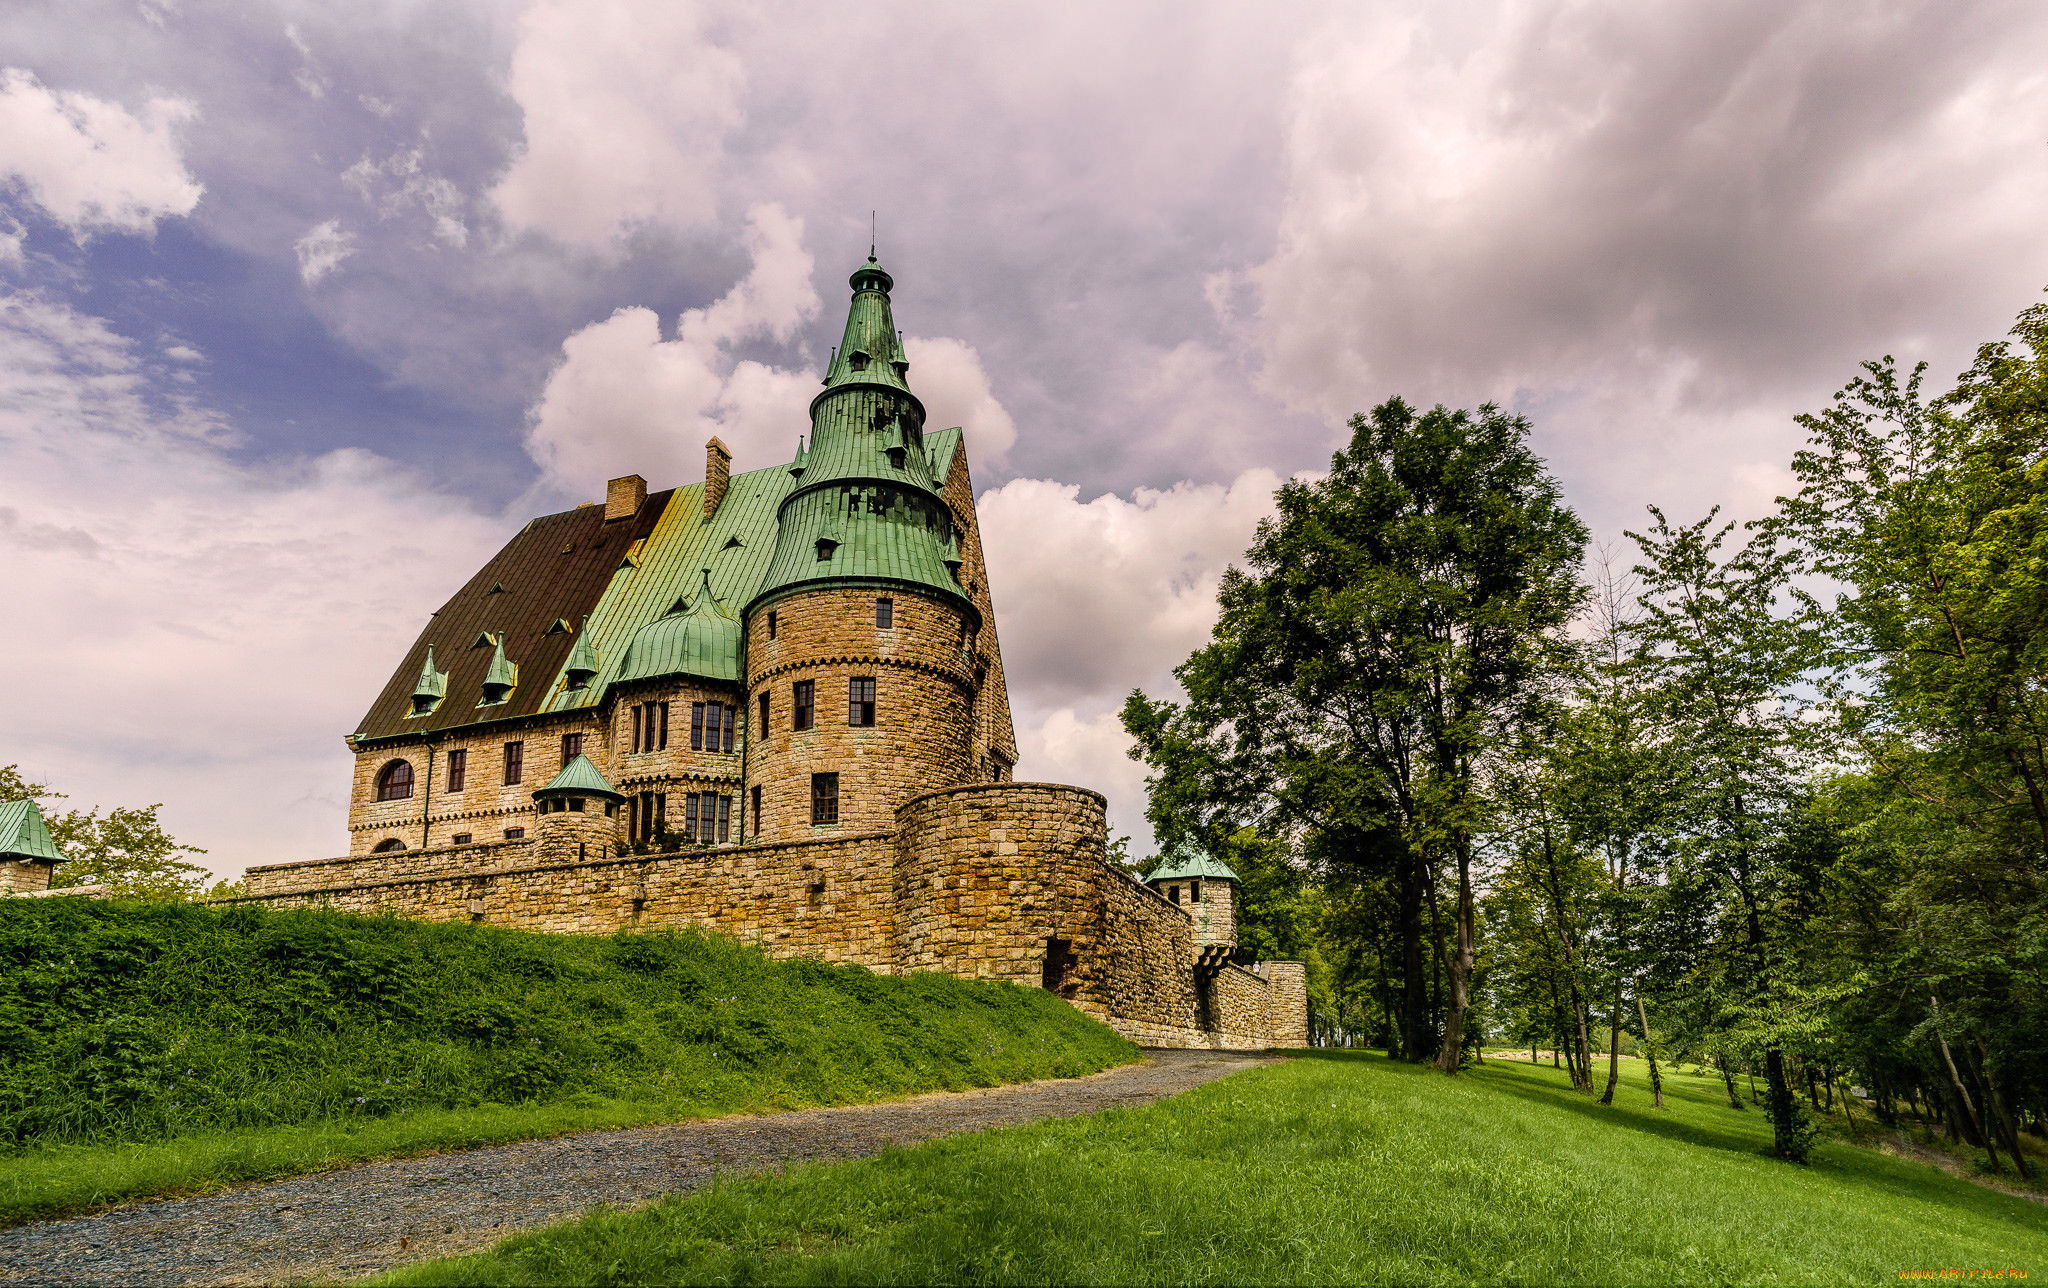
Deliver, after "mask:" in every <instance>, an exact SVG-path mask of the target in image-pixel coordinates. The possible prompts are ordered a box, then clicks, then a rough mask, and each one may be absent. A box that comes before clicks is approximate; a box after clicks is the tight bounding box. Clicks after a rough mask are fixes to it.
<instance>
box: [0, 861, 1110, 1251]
mask: <svg viewBox="0 0 2048 1288" xmlns="http://www.w3.org/2000/svg"><path fill="white" fill-rule="evenodd" d="M1136 1057H1137V1049H1136V1048H1135V1047H1133V1046H1131V1045H1130V1044H1129V1043H1128V1042H1125V1041H1124V1040H1123V1039H1121V1038H1119V1037H1117V1036H1116V1035H1115V1034H1114V1033H1112V1032H1111V1031H1110V1030H1109V1029H1108V1028H1106V1027H1104V1026H1103V1025H1100V1024H1098V1023H1096V1022H1095V1021H1093V1020H1090V1019H1088V1018H1086V1017H1085V1016H1083V1015H1081V1014H1080V1013H1079V1012H1077V1011H1075V1010H1074V1009H1073V1008H1072V1007H1070V1006H1068V1005H1067V1004H1066V1003H1064V1002H1061V1001H1060V1000H1059V999H1057V998H1055V997H1053V996H1052V995H1051V994H1049V993H1045V992H1042V991H1039V990H1036V989H1023V988H1016V987H1014V986H1012V985H1008V984H995V983H975V982H971V981H965V980H956V979H952V978H949V977H945V976H938V975H912V976H908V977H905V978H889V977H884V976H877V975H874V974H872V973H870V972H868V971H865V970H862V969H860V968H859V967H834V966H826V965H824V964H822V963H819V962H816V961H804V960H798V961H773V960H770V959H768V958H767V957H765V956H764V955H763V954H762V953H761V952H759V951H758V950H756V949H754V948H752V947H749V946H746V945H743V944H741V943H739V942H737V941H735V940H732V939H727V938H721V937H717V936H707V935H701V934H697V933H694V932H691V933H680V934H668V933H663V934H653V935H620V936H616V937H614V938H611V939H593V938H586V937H580V936H566V935H542V934H530V933H524V932H520V931H512V930H505V929H498V928H492V927H485V926H471V925H461V924H454V925H451V924H426V923H420V922H411V921H399V920H394V919H389V918H369V917H356V916H349V915H346V914H342V913H330V912H322V911H312V910H272V909H262V908H247V907H244V908H211V907H204V906H197V905H189V904H139V903H108V902H100V901H95V900H85V899H38V900H26V899H18V900H17V899H10V900H0V1221H4V1222H10V1223H11V1222H19V1221H21V1220H24V1219H28V1218H31V1217H35V1216H48V1215H53V1214H56V1213H60V1212H64V1211H71V1210H77V1209H79V1208H82V1207H87V1206H90V1205H93V1204H98V1203H105V1202H109V1201H113V1200H117V1199H122V1198H133V1197H139V1196H143V1195H150V1194H162V1193H169V1192H175V1191H179V1190H187V1189H195V1188H205V1187H208V1186H212V1185H218V1184H221V1183H225V1182H230V1181H239V1180H249V1179H254V1178H257V1177H262V1176H274V1175H280V1174H283V1173H287V1172H295V1171H306V1170H313V1169H317V1168H320V1167H325V1166H331V1165H333V1164H335V1163H339V1162H347V1161H354V1160H359V1159H364V1158H371V1157H379V1156H386V1155H391V1154H399V1153H416V1152H421V1151H425V1150H431V1149H442V1148H457V1147H463V1146H469V1145H478V1144H485V1143H492V1142H496V1141H504V1140H515V1139H521V1138H526V1137H532V1136H541V1135H550V1134H555V1133H559V1132H563V1131H572V1130H577V1129H579V1128H594V1127H613V1126H632V1125H638V1124H642V1123H648V1122H659V1121H674V1120H676V1119H681V1118H689V1117H698V1116H704V1115H709V1114H716V1113H726V1112H731V1111H734V1110H747V1109H775V1108H788V1107H794V1106H803V1105H822V1104H843V1103H850V1102H854V1101H861V1100H873V1099H879V1098H882V1097H887V1096H892V1095H903V1094H908V1093H913V1092H920V1091H929V1090H935V1089H939V1088H958V1087H970V1086H990V1085H994V1084H997V1083H1003V1082H1015V1081H1021V1080H1025V1079H1030V1078H1042V1077H1062V1076H1071V1075H1075V1074H1080V1073H1088V1072H1093V1071H1095V1070H1097V1069H1101V1068H1106V1067H1108V1066H1110V1065H1113V1064H1120V1063H1125V1062H1128V1061H1130V1060H1132V1059H1135V1058H1136Z"/></svg>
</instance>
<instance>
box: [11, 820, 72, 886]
mask: <svg viewBox="0 0 2048 1288" xmlns="http://www.w3.org/2000/svg"><path fill="white" fill-rule="evenodd" d="M62 862H64V856H63V855H62V854H59V853H58V852H57V843H56V842H55V841H53V840H51V839H50V829H49V828H48V827H47V826H46V825H45V824H44V823H43V811H42V809H41V808H40V807H39V806H37V804H36V803H35V802H34V801H33V800H19V801H0V893H5V894H17V893H20V894H26V893H28V892H29V891H32V890H47V889H49V888H50V875H51V873H53V872H55V871H56V868H57V865H58V864H59V863H62Z"/></svg>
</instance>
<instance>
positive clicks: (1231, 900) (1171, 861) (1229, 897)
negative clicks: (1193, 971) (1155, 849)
mask: <svg viewBox="0 0 2048 1288" xmlns="http://www.w3.org/2000/svg"><path fill="white" fill-rule="evenodd" d="M1145 884H1146V885H1148V886H1151V887H1152V888H1153V889H1154V890H1157V891H1158V892H1159V893H1161V894H1163V895H1165V896H1166V897H1167V899H1169V900H1170V901H1172V902H1174V903H1176V904H1179V905H1180V906H1181V907H1183V908H1185V909H1187V911H1188V912H1189V913H1190V914H1191V915H1192V916H1193V917H1194V919H1195V947H1196V948H1197V950H1200V949H1203V948H1212V949H1227V948H1235V947H1236V946H1237V873H1235V872H1233V871H1231V870H1230V865H1229V864H1227V863H1224V862H1222V861H1220V860H1218V859H1212V858H1210V857H1209V856H1208V855H1206V854H1201V853H1195V852H1190V851H1186V850H1182V851H1179V852H1176V853H1171V854H1162V855H1160V856H1159V859H1158V861H1157V862H1156V863H1154V864H1153V865H1152V869H1151V871H1149V872H1147V873H1146V874H1145Z"/></svg>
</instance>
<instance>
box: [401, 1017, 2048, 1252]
mask: <svg viewBox="0 0 2048 1288" xmlns="http://www.w3.org/2000/svg"><path fill="white" fill-rule="evenodd" d="M1638 1076H1640V1075H1638ZM1667 1095H1668V1098H1669V1099H1670V1101H1671V1106H1672V1107H1671V1108H1670V1109H1668V1110H1666V1111H1663V1112H1659V1111H1656V1110H1653V1109H1651V1108H1650V1107H1649V1106H1648V1104H1647V1099H1648V1097H1647V1092H1646V1091H1645V1089H1643V1088H1641V1087H1639V1086H1630V1085H1627V1084H1626V1083H1625V1084H1624V1090H1623V1092H1622V1103H1620V1104H1619V1105H1617V1106H1615V1107H1613V1108H1602V1107H1601V1106H1599V1105H1596V1104H1594V1103H1593V1102H1592V1100H1591V1099H1589V1098H1588V1097H1585V1096H1583V1095H1581V1094H1579V1093H1576V1092H1574V1091H1572V1090H1571V1089H1570V1088H1569V1086H1568V1085H1567V1084H1566V1082H1565V1080H1564V1077H1563V1075H1561V1074H1556V1073H1553V1071H1551V1070H1550V1069H1547V1068H1542V1067H1537V1068H1531V1067H1530V1066H1528V1065H1527V1064H1521V1065H1511V1064H1506V1063H1499V1064H1491V1063H1490V1064H1488V1065H1487V1066H1486V1067H1484V1068H1482V1069H1476V1070H1473V1071H1471V1072H1469V1073H1468V1074H1466V1075H1464V1076H1461V1077H1459V1078H1457V1079H1455V1080H1453V1079H1447V1078H1444V1077H1442V1076H1440V1075H1438V1074H1436V1073H1435V1072H1433V1071H1430V1070H1427V1069H1416V1068H1412V1067H1408V1066H1402V1065H1396V1064H1391V1063H1389V1062H1388V1061H1386V1060H1385V1059H1384V1058H1382V1057H1378V1056H1372V1055H1367V1054H1364V1053H1354V1052H1324V1053H1316V1054H1314V1055H1311V1056H1309V1057H1307V1058H1304V1059H1299V1060H1295V1061H1293V1062H1290V1063H1288V1064H1285V1065H1280V1066H1277V1067H1271V1068H1266V1069H1259V1070H1254V1071H1251V1072H1248V1073H1244V1074H1240V1075H1237V1076H1235V1077H1232V1078H1228V1079H1225V1080H1224V1081H1222V1082H1217V1083H1212V1084H1210V1085H1208V1086H1206V1087H1202V1088H1200V1089H1198V1090H1195V1091H1192V1092H1189V1093H1187V1094H1186V1095H1183V1096H1180V1097H1178V1098H1176V1099H1174V1100H1170V1101H1166V1102H1162V1103H1160V1104H1158V1105H1154V1106H1151V1107H1149V1108H1146V1109H1141V1110H1129V1111H1111V1112H1108V1113H1104V1114H1100V1115H1096V1116H1093V1117H1089V1118H1083V1119H1074V1120H1069V1121H1065V1122H1054V1123H1043V1124H1039V1125H1036V1126H1031V1127H1024V1128H1012V1129H1005V1130H998V1131H991V1132H986V1133H981V1134H977V1135H971V1136H960V1137H954V1138H950V1139H947V1140H943V1141H937V1142H933V1143H931V1144H928V1145H924V1146H921V1147H919V1148H916V1149H911V1150H903V1151H896V1152H892V1153H889V1154H886V1155H884V1156H881V1157H879V1158H874V1159H868V1160H862V1161H857V1162H851V1163H843V1164H837V1165H832V1166H819V1167H810V1168H805V1169H798V1170H793V1171H791V1172H789V1173H786V1174H783V1175H779V1176H757V1177H748V1178H741V1179H735V1180H730V1181H727V1182H725V1183H723V1184H721V1185H719V1186H718V1187H716V1188H715V1189H712V1190H708V1191H704V1192H700V1193H698V1194H695V1195H691V1196H682V1197H676V1198H671V1199H669V1200H666V1201H664V1202H662V1203H660V1204H658V1205H655V1206H654V1207H651V1208H648V1209H643V1210H641V1211H638V1212H631V1213H599V1214H596V1215H594V1216H592V1217H590V1218H588V1219H586V1220H584V1221H581V1222H578V1223H574V1224H570V1225H565V1226H560V1227H555V1228H553V1229H549V1230H545V1231H538V1232H535V1233H533V1234H529V1235H525V1236H521V1237H517V1238H514V1239H510V1240H507V1241H506V1242H505V1243H503V1244H500V1245H499V1246H498V1247H496V1248H494V1249H492V1250H490V1251H488V1252H486V1253H483V1254H479V1255H476V1256H471V1257H463V1258H452V1259H448V1260H444V1261H437V1262H429V1263H422V1264H420V1265H416V1266H412V1267H408V1268H405V1269H403V1270H401V1271H399V1272H396V1273H394V1274H393V1275H391V1276H389V1277H387V1278H386V1279H384V1280H382V1281H380V1282H385V1283H392V1284H419V1285H428V1284H582V1283H604V1284H627V1283H649V1284H652V1283H705V1284H715V1283H761V1284H785V1283H786V1284H798V1283H803V1284H811V1283H857V1284H869V1283H975V1284H981V1283H989V1284H1009V1283H1019V1284H1021V1283H1047V1282H1051V1283H1077V1284H1095V1283H1109V1284H1150V1283H1159V1284H1189V1283H1220V1284H1241V1283H1331V1284H1360V1283H1401V1284H1438V1283H1442V1284H1463V1283H1537V1284H1555V1283H1574V1284H1576V1283H1685V1284H1692V1283H1745V1284H1763V1283H1809V1284H1841V1283H1873V1282H1879V1281H1893V1280H1896V1279H1898V1278H1899V1277H1900V1272H1901V1271H1906V1270H1918V1269H1930V1270H1940V1269H1951V1270H1975V1271H1984V1270H2020V1271H2027V1272H2030V1273H2032V1274H2034V1275H2040V1274H2042V1273H2044V1272H2048V1212H2044V1211H2043V1209H2041V1208H2040V1207H2038V1206H2035V1205H2033V1204H2029V1203H2027V1202H2025V1201H2024V1200H2020V1199H2014V1198H2009V1197H2006V1196H2003V1195H1999V1194H1996V1193H1993V1192H1991V1191H1988V1190H1985V1189H1981V1188H1978V1187H1976V1186H1972V1185H1970V1184H1967V1183H1965V1182H1962V1181H1958V1180H1955V1179H1952V1178H1950V1177H1947V1176H1944V1175H1942V1174H1941V1173H1939V1172H1937V1171H1935V1170H1934V1169H1932V1168H1929V1167H1925V1166H1921V1165H1918V1164H1913V1163H1905V1162H1900V1161H1897V1160H1894V1159H1891V1158H1887V1157H1885V1156H1883V1155H1879V1154H1875V1153H1872V1152H1869V1151H1866V1150H1859V1149H1854V1148H1850V1147H1847V1146H1840V1145H1829V1144H1823V1145H1822V1146H1820V1148H1819V1150H1818V1153H1817V1160H1816V1162H1815V1163H1814V1164H1813V1165H1812V1166H1810V1167H1805V1168H1801V1167H1794V1166H1791V1165H1789V1164H1784V1163H1779V1162H1775V1161H1773V1160H1771V1159H1769V1158H1767V1157H1765V1156H1764V1155H1763V1153H1762V1151H1763V1149H1764V1148H1765V1145H1766V1143H1767V1134H1768V1126H1767V1124H1766V1123H1765V1121H1764V1118H1763V1115H1762V1114H1761V1113H1758V1112H1754V1111H1751V1112H1742V1111H1737V1110H1732V1109H1729V1108H1728V1107H1727V1105H1726V1101H1725V1099H1724V1098H1723V1097H1721V1095H1720V1091H1719V1088H1718V1087H1717V1086H1716V1085H1714V1084H1711V1083H1708V1082H1705V1081H1702V1080H1697V1079H1692V1078H1688V1077H1684V1076H1677V1077H1672V1078H1669V1079H1668V1082H1667Z"/></svg>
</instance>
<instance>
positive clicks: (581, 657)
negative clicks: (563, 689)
mask: <svg viewBox="0 0 2048 1288" xmlns="http://www.w3.org/2000/svg"><path fill="white" fill-rule="evenodd" d="M599 670H600V667H599V666H598V661H597V650H596V649H594V648H592V647H591V646H590V618H588V617H585V618H584V619H583V629H582V630H580V631H578V632H576V647H575V648H572V649H570V650H569V662H568V665H566V666H564V667H563V668H562V672H563V674H565V675H567V676H568V677H569V687H570V688H572V689H580V688H582V687H583V686H584V685H586V684H589V683H590V680H591V677H592V676H595V675H596V674H597V673H598V671H599Z"/></svg>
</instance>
